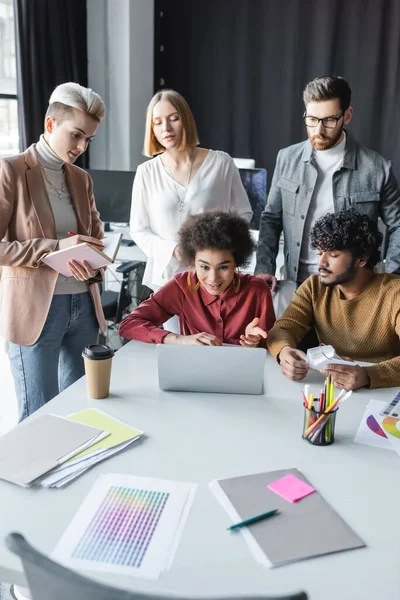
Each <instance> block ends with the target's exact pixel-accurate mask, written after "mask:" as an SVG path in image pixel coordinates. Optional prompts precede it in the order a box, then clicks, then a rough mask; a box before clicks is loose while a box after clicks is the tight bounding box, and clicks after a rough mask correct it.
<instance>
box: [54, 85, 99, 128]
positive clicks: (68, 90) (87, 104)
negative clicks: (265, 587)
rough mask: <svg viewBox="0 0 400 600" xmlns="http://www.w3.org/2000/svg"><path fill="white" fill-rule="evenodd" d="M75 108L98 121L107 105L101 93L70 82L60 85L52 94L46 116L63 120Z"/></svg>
mask: <svg viewBox="0 0 400 600" xmlns="http://www.w3.org/2000/svg"><path fill="white" fill-rule="evenodd" d="M74 108H78V109H79V110H83V111H84V112H85V113H86V114H87V115H89V116H90V117H92V119H94V120H95V121H97V122H98V123H99V122H100V121H101V119H102V118H103V117H104V114H105V105H104V102H103V100H102V98H101V97H100V96H99V94H96V92H94V91H93V90H92V89H90V88H85V87H83V86H82V85H79V83H73V82H68V83H62V84H61V85H58V86H57V87H56V88H55V90H54V91H53V93H52V94H51V96H50V100H49V107H48V109H47V112H46V117H49V116H50V117H53V118H54V119H56V120H58V121H62V120H63V119H65V118H67V117H68V116H69V114H71V112H72V111H73V109H74Z"/></svg>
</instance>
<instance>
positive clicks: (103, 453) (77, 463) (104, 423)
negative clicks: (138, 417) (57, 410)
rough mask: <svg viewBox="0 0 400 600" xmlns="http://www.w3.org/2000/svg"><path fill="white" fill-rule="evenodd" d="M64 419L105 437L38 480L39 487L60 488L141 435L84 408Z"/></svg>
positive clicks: (91, 409)
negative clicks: (84, 426)
mask: <svg viewBox="0 0 400 600" xmlns="http://www.w3.org/2000/svg"><path fill="white" fill-rule="evenodd" d="M68 419H69V420H70V421H71V422H72V421H75V422H76V423H82V424H85V425H90V426H92V427H98V428H99V429H104V430H106V431H108V432H109V435H108V436H107V438H105V439H103V440H100V441H98V442H97V443H95V444H93V445H91V446H90V447H89V448H87V449H85V450H83V451H82V452H80V453H79V454H76V455H75V456H74V457H73V458H71V459H70V460H68V461H67V462H65V463H63V464H62V465H59V466H58V467H56V468H55V469H53V470H52V471H51V473H49V474H48V475H46V476H45V477H43V478H42V479H41V480H40V482H39V483H40V485H41V486H42V487H46V488H54V487H55V488H59V487H62V486H63V485H65V484H67V483H69V482H70V481H72V480H73V479H75V478H76V477H79V475H81V474H82V473H84V472H85V471H86V470H87V469H89V468H90V467H92V466H93V465H95V464H96V463H98V462H100V461H102V460H104V459H106V458H108V457H109V456H112V455H113V454H116V453H117V452H120V451H121V450H123V449H124V448H126V447H127V446H129V445H130V444H132V443H133V442H135V441H136V440H138V439H139V438H140V436H141V435H142V434H143V431H140V430H139V429H134V428H133V427H130V426H129V425H126V424H125V423H123V422H122V421H119V420H118V419H115V418H113V417H110V416H109V415H107V414H105V413H103V412H101V411H100V410H96V409H95V408H88V409H86V410H82V411H80V412H78V413H74V414H72V415H69V417H68Z"/></svg>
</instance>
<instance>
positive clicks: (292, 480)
mask: <svg viewBox="0 0 400 600" xmlns="http://www.w3.org/2000/svg"><path fill="white" fill-rule="evenodd" d="M267 488H268V489H270V490H272V491H273V492H275V494H278V496H282V498H285V500H288V501H289V502H297V501H298V500H301V499H302V498H304V497H305V496H308V495H309V494H312V493H313V492H315V488H313V487H312V486H311V485H308V483H305V482H304V481H302V480H301V479H299V478H298V477H296V476H295V475H285V477H282V478H281V479H278V480H277V481H274V482H273V483H269V484H268V485H267Z"/></svg>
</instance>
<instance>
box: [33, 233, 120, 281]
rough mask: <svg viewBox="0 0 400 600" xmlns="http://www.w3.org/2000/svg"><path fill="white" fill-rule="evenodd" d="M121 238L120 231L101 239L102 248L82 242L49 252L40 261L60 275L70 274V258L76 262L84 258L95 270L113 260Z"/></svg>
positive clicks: (67, 275) (69, 275)
mask: <svg viewBox="0 0 400 600" xmlns="http://www.w3.org/2000/svg"><path fill="white" fill-rule="evenodd" d="M121 240H122V233H114V234H111V235H108V236H106V237H105V238H103V239H102V240H101V241H102V242H103V244H104V248H103V249H102V250H100V249H99V248H96V246H94V245H92V244H88V243H87V242H82V243H81V244H76V245H75V246H70V247H69V248H64V249H63V250H56V251H55V252H50V254H48V255H47V256H45V257H44V258H43V259H42V262H43V263H44V264H46V265H47V266H49V267H51V268H52V269H54V270H55V271H57V272H58V273H61V275H65V277H71V276H72V273H71V271H70V269H69V267H68V261H70V260H76V261H78V262H82V261H84V260H86V261H87V262H88V263H89V265H90V266H91V267H92V269H94V270H95V271H96V270H97V269H101V268H102V267H106V266H107V265H111V264H112V263H113V262H114V261H115V259H116V257H117V253H118V250H119V247H120V245H121Z"/></svg>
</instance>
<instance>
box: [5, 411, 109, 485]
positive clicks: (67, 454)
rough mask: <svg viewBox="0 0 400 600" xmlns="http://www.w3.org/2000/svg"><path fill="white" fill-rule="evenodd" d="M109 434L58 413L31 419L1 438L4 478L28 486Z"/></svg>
mask: <svg viewBox="0 0 400 600" xmlns="http://www.w3.org/2000/svg"><path fill="white" fill-rule="evenodd" d="M107 435H108V432H107V431H103V430H102V429H98V428H97V427H91V426H89V425H84V424H82V423H75V422H73V421H70V420H69V419H66V418H64V417H59V416H57V415H52V414H44V415H39V416H36V417H33V418H32V419H27V420H26V421H23V422H22V423H20V424H19V425H17V426H16V427H14V429H12V430H11V431H9V432H8V433H6V434H5V435H3V436H2V437H1V438H0V479H5V480H6V481H10V482H11V483H16V484H17V485H21V486H23V487H27V486H29V485H30V484H31V483H32V482H34V480H35V479H37V478H38V477H40V476H42V475H44V473H47V472H48V471H50V470H51V469H53V468H54V467H56V466H57V465H59V464H61V463H63V462H65V461H67V460H68V459H69V458H71V457H73V456H75V455H76V454H78V452H81V451H82V450H85V449H86V448H87V447H88V446H90V445H91V444H94V443H95V442H97V441H99V440H100V439H102V438H104V437H106V436H107Z"/></svg>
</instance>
